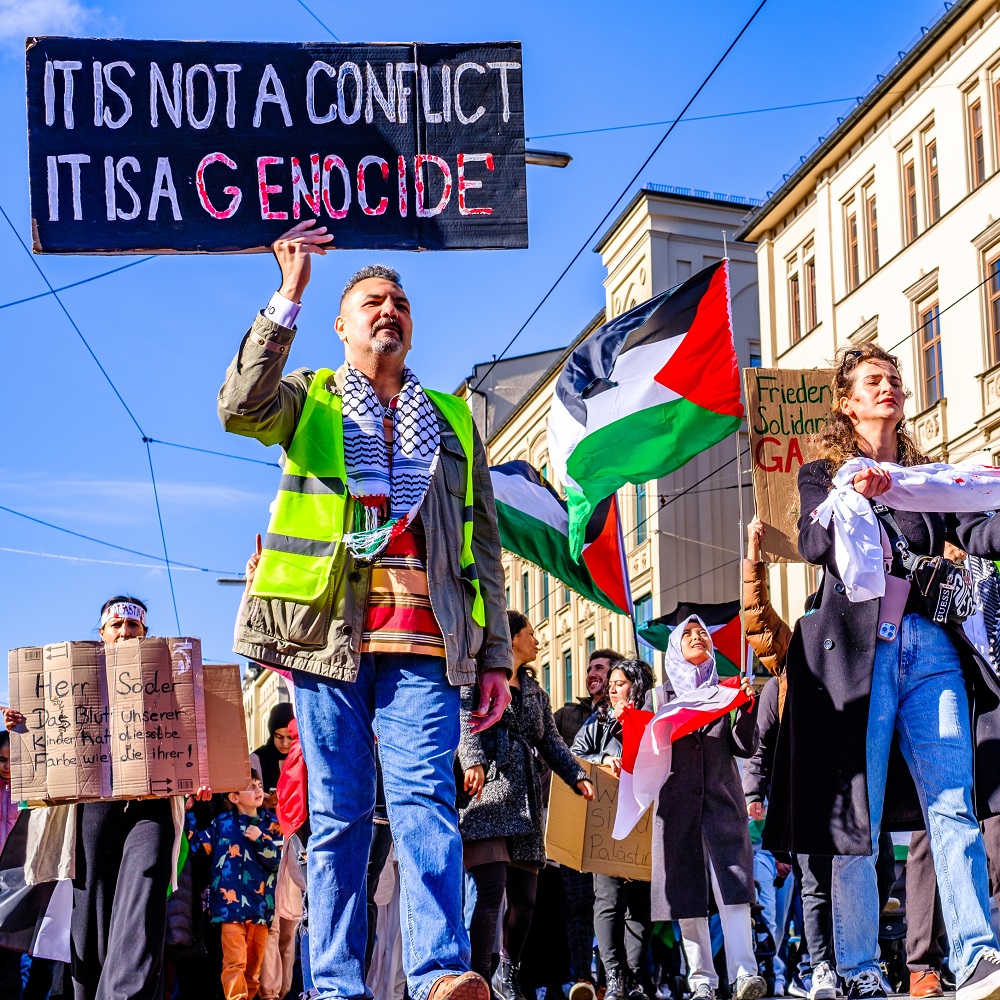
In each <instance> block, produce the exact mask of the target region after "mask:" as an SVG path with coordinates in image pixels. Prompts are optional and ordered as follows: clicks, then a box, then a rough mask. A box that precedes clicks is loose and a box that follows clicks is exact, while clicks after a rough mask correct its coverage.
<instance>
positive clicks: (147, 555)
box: [0, 504, 231, 574]
mask: <svg viewBox="0 0 1000 1000" xmlns="http://www.w3.org/2000/svg"><path fill="white" fill-rule="evenodd" d="M0 510H2V511H3V512H4V513H5V514H13V515H14V517H23V518H24V520H26V521H33V522H34V523H35V524H40V525H42V526H43V527H45V528H52V529H53V531H61V532H62V533H63V534H64V535H72V536H73V537H74V538H82V539H83V540H84V541H85V542H93V543H94V544H95V545H103V546H104V547H105V548H108V549H117V550H118V551H119V552H127V553H128V554H129V555H132V556H142V558H143V559H156V560H158V561H159V562H165V560H164V558H163V556H158V555H154V554H153V553H151V552H141V551H140V550H139V549H130V548H127V547H126V546H124V545H117V544H116V543H115V542H108V541H105V540H104V539H103V538H94V536H93V535H84V534H83V533H82V532H80V531H74V530H73V529H72V528H64V527H63V526H62V525H61V524H53V523H52V522H51V521H43V520H42V519H41V518H40V517H32V516H31V514H25V513H24V512H23V511H20V510H14V508H13V507H5V506H3V505H2V504H0ZM172 565H174V566H179V567H181V568H182V569H194V570H197V571H198V572H199V573H224V574H228V573H230V572H231V571H230V570H225V569H212V568H210V567H207V566H195V565H193V564H192V563H184V562H176V561H175V562H173V563H172Z"/></svg>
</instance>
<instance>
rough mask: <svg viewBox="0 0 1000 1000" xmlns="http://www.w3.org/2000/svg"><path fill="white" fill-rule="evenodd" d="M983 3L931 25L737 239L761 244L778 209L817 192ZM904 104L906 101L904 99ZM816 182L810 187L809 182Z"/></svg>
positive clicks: (952, 11) (957, 7)
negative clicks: (901, 87) (899, 91)
mask: <svg viewBox="0 0 1000 1000" xmlns="http://www.w3.org/2000/svg"><path fill="white" fill-rule="evenodd" d="M978 4H979V0H957V2H956V3H954V4H953V5H952V6H951V7H947V8H946V10H945V12H944V13H943V14H942V15H941V16H940V17H939V18H938V19H937V21H935V22H934V24H933V25H931V27H930V28H928V29H927V31H926V32H925V33H924V34H923V35H922V36H921V38H920V40H919V41H918V42H917V43H916V44H915V45H914V46H913V47H912V48H911V49H910V50H909V51H908V52H907V53H906V54H905V55H904V56H903V58H902V59H900V60H899V62H897V63H896V65H895V66H893V68H892V69H891V70H890V71H889V72H888V73H887V74H886V75H885V76H884V77H882V79H881V80H879V82H878V83H877V84H876V85H875V86H874V87H873V88H872V90H871V91H870V92H869V93H868V94H867V95H866V96H865V97H864V99H863V100H862V101H861V103H860V104H858V105H857V106H856V107H854V108H853V109H852V110H851V112H850V114H848V115H847V116H846V117H845V118H844V119H843V121H842V122H840V124H838V125H837V127H836V128H835V129H834V130H833V131H832V132H831V133H830V135H828V136H827V137H826V139H825V140H824V141H823V142H822V143H821V144H820V145H819V146H817V147H816V149H814V150H813V152H812V153H811V154H809V155H807V156H806V157H805V158H804V159H803V160H802V162H801V163H800V164H799V166H798V167H797V168H796V169H795V170H793V171H792V173H791V174H789V175H788V179H787V180H785V181H784V182H783V183H782V184H781V186H780V187H779V188H778V190H777V191H775V192H774V194H773V195H772V196H771V197H770V198H768V199H767V200H766V201H765V202H764V204H763V205H761V207H760V208H759V209H758V210H757V211H756V212H754V214H753V215H752V216H751V218H750V219H748V220H747V222H746V224H745V225H744V226H743V227H742V229H740V231H739V232H738V233H737V234H736V239H737V240H741V241H743V242H750V243H757V242H759V241H760V238H761V236H762V235H763V233H764V232H765V231H766V230H767V229H770V228H771V226H772V225H773V224H774V222H776V221H777V219H778V218H779V217H780V213H779V212H778V209H779V207H780V206H781V205H783V204H784V203H786V202H787V201H789V200H790V199H791V200H792V201H793V203H794V204H798V202H799V201H801V200H802V198H804V197H806V196H807V194H808V190H810V189H811V188H815V183H814V177H815V174H816V173H818V172H820V171H821V170H823V169H825V168H826V167H827V166H829V165H831V164H832V163H835V162H836V161H837V160H838V159H839V158H840V156H841V155H842V153H843V148H844V146H845V144H848V145H849V140H850V137H851V135H852V134H853V133H854V132H855V131H856V130H857V129H858V128H859V127H861V126H864V125H865V124H866V123H868V122H869V121H870V119H871V118H872V117H874V118H876V119H877V118H878V117H880V116H881V115H882V114H883V113H884V111H885V110H886V109H887V108H888V107H891V106H892V104H894V103H896V101H897V100H898V97H897V95H895V94H891V93H890V92H891V91H892V90H893V89H894V88H895V86H896V85H897V84H898V83H899V81H900V79H901V78H902V77H904V76H906V75H907V74H909V73H911V72H912V71H913V70H914V69H915V68H916V67H917V65H918V64H919V63H920V62H921V61H922V60H923V59H924V57H925V56H926V55H927V54H928V53H929V52H930V51H931V50H932V49H933V48H934V47H935V46H936V45H937V44H938V43H939V42H940V41H941V40H942V39H943V38H944V37H945V36H947V35H949V34H951V33H952V32H954V34H955V35H960V34H962V33H964V31H966V30H967V29H968V27H970V26H971V24H970V25H967V24H966V23H965V22H966V21H969V22H972V23H974V22H975V21H977V20H979V18H980V17H982V16H983V15H982V14H980V13H979V11H978V10H977V7H978ZM903 100H904V102H905V100H906V97H905V96H904V98H903ZM810 181H813V183H812V184H811V186H810V184H809V183H807V182H810Z"/></svg>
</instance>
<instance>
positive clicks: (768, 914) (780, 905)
mask: <svg viewBox="0 0 1000 1000" xmlns="http://www.w3.org/2000/svg"><path fill="white" fill-rule="evenodd" d="M753 877H754V878H755V879H756V880H757V884H758V885H759V886H760V893H759V894H758V896H757V902H758V903H760V905H761V907H762V908H763V914H762V915H763V917H764V922H765V923H766V924H767V929H768V930H769V931H770V932H771V937H773V938H774V982H775V993H776V995H777V996H781V994H782V992H783V991H782V990H779V989H778V988H777V987H778V986H779V985H783V984H784V983H785V975H786V973H785V962H784V960H783V959H782V957H781V952H782V947H781V946H782V945H783V944H784V943H785V927H786V925H787V924H788V911H789V910H790V909H791V906H792V889H793V888H794V887H795V878H794V876H792V875H791V874H789V875H788V877H787V878H786V879H785V882H784V885H782V886H781V888H780V889H779V888H776V887H775V884H774V880H775V879H776V878H777V877H778V862H777V861H775V860H774V855H773V854H772V853H771V852H770V851H765V850H764V849H763V848H762V847H761V846H760V844H754V848H753Z"/></svg>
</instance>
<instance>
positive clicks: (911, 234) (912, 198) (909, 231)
mask: <svg viewBox="0 0 1000 1000" xmlns="http://www.w3.org/2000/svg"><path fill="white" fill-rule="evenodd" d="M903 226H904V235H905V236H906V242H907V243H912V242H913V241H914V240H915V239H916V238H917V167H916V164H915V163H914V162H913V160H907V161H906V163H904V164H903Z"/></svg>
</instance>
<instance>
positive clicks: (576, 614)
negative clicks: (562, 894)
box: [485, 185, 760, 706]
mask: <svg viewBox="0 0 1000 1000" xmlns="http://www.w3.org/2000/svg"><path fill="white" fill-rule="evenodd" d="M751 205H752V203H751V202H750V201H749V200H748V199H740V198H729V197H728V196H725V195H717V194H713V193H712V192H708V191H704V192H702V191H692V190H680V189H676V188H669V187H667V186H665V185H648V186H647V187H645V188H643V189H642V190H641V191H639V192H638V194H637V195H636V196H635V198H634V199H633V200H632V202H631V203H630V204H629V205H628V207H627V208H626V209H625V210H624V212H623V213H622V214H621V216H620V217H619V218H618V219H617V221H616V222H615V223H614V224H613V225H612V226H611V228H610V229H609V230H608V232H607V234H606V235H605V236H604V238H603V239H602V240H601V241H600V243H599V244H598V246H597V248H596V250H597V252H598V253H600V254H601V260H602V262H603V264H604V266H605V268H606V269H607V278H606V279H605V281H604V288H605V308H604V309H603V310H602V311H601V312H600V313H599V314H598V315H597V316H595V317H594V318H593V319H592V320H591V322H590V323H589V324H588V325H587V326H586V327H585V328H584V329H583V330H582V331H580V332H579V335H578V336H577V337H576V338H575V339H574V340H573V343H571V344H570V345H568V347H567V349H566V351H565V352H563V353H562V354H560V355H558V356H556V357H555V358H554V360H552V362H551V363H550V364H549V365H548V366H547V367H546V368H545V369H544V370H543V371H541V372H540V374H539V377H538V379H537V381H536V382H535V384H534V385H533V386H531V387H529V388H527V389H526V390H525V392H524V394H523V396H522V398H521V400H520V401H519V402H518V404H517V405H516V406H515V407H514V408H513V409H512V410H511V411H510V412H509V413H508V414H507V415H506V417H505V419H504V420H503V421H502V422H501V423H499V424H498V425H497V426H496V427H495V428H490V429H489V432H488V433H487V434H486V435H485V437H486V443H487V452H488V455H489V461H490V464H491V465H498V464H501V463H503V462H508V461H513V460H517V459H521V460H524V461H527V462H529V463H530V464H531V465H533V466H534V467H535V468H536V469H538V470H539V471H540V472H541V473H542V474H543V475H544V476H545V477H546V478H548V479H549V480H550V481H552V480H553V472H552V467H551V463H550V462H549V459H548V454H547V444H546V427H547V423H548V413H549V403H550V399H551V397H552V390H553V385H554V383H555V380H556V378H557V376H558V374H559V372H560V370H561V368H562V366H563V363H564V362H565V360H566V357H567V355H568V354H569V352H570V351H571V350H572V348H573V347H575V346H576V344H577V343H579V341H580V340H582V339H583V338H584V337H586V336H587V335H588V334H589V333H591V332H593V330H595V329H596V328H597V327H598V326H600V325H601V324H602V323H604V322H605V320H606V319H610V318H612V317H614V316H618V315H620V314H621V313H623V312H626V311H627V310H629V309H631V308H632V307H633V306H635V305H637V304H638V303H640V302H642V301H644V300H646V299H648V298H650V297H651V296H653V295H656V294H659V293H660V292H662V291H665V290H666V289H667V288H669V287H671V286H673V285H676V284H679V283H680V282H682V281H684V280H685V279H686V278H688V277H690V276H691V275H692V274H694V273H696V272H697V271H699V270H701V269H702V268H703V267H705V266H707V265H709V264H712V263H714V262H716V261H717V260H719V259H720V257H722V255H723V241H724V236H723V233H724V232H725V233H726V234H727V236H726V237H725V238H726V239H727V240H728V251H729V257H730V261H731V263H730V275H731V287H732V299H733V320H734V329H735V337H736V345H737V353H738V355H739V360H740V364H741V367H742V366H747V365H750V364H753V363H759V356H760V347H759V343H758V317H757V288H756V285H757V274H756V264H755V259H754V252H753V248H752V247H750V246H748V245H747V244H745V243H737V242H735V240H734V234H735V232H736V231H737V229H738V228H739V225H740V222H741V220H742V219H743V218H744V217H745V216H746V213H747V209H748V207H751ZM746 447H747V446H746V437H745V433H744V434H741V436H740V448H741V450H744V451H745V450H746ZM736 455H737V439H736V436H735V435H733V436H731V437H730V438H728V439H727V440H726V441H724V442H722V443H721V444H720V445H718V446H716V447H714V448H712V449H710V450H709V451H707V452H704V453H703V454H701V455H699V456H698V457H697V458H695V459H694V460H692V461H691V462H690V463H688V465H687V466H685V467H684V468H682V469H681V470H679V471H678V472H676V473H674V474H672V475H670V476H667V477H664V478H662V479H660V480H656V481H652V482H649V483H645V484H643V485H641V486H638V487H636V486H631V485H630V486H626V487H625V488H624V489H622V490H620V491H619V494H618V500H619V505H620V509H621V514H622V522H623V531H624V536H625V547H626V552H627V558H628V570H629V575H630V578H631V582H632V594H633V598H634V600H635V604H636V616H637V619H638V620H639V621H642V620H646V619H649V618H655V617H658V616H660V615H662V614H665V613H666V612H668V611H671V610H673V608H674V607H675V606H676V605H677V603H678V602H680V601H703V602H719V601H727V600H734V599H736V598H737V597H738V596H739V580H740V575H739V561H738V560H739V551H740V550H739V493H738V491H737V488H736V486H737V463H736ZM743 461H744V464H745V463H746V461H747V458H746V456H744V459H743ZM744 480H745V482H746V484H747V486H746V488H745V489H744V502H745V503H746V504H747V505H751V504H752V490H751V489H750V488H749V480H748V479H747V478H746V477H744ZM554 485H555V486H556V488H557V489H558V488H559V487H560V484H558V483H554ZM503 561H504V573H505V576H506V585H507V603H508V606H509V607H510V608H513V609H516V610H518V611H522V612H524V613H525V614H526V615H527V617H528V619H529V620H530V621H531V623H532V624H533V626H534V628H535V632H536V635H537V637H538V640H539V642H540V645H541V648H540V651H539V654H538V659H537V660H536V662H535V668H536V670H537V672H538V675H539V678H540V680H541V681H542V683H543V684H544V686H545V687H546V689H547V690H548V691H549V694H550V696H551V699H552V703H553V706H559V705H561V704H563V703H564V702H566V701H569V700H571V699H573V698H575V697H578V696H581V695H584V694H586V690H585V687H584V677H585V674H586V668H587V663H588V661H589V654H590V653H591V652H592V651H593V650H594V649H601V648H606V647H610V648H612V649H615V650H618V651H620V652H622V653H625V654H632V655H634V649H635V640H634V638H633V633H632V625H631V622H630V620H629V619H628V618H627V617H625V616H623V615H617V614H612V613H611V612H609V611H606V610H604V609H603V608H599V607H597V606H596V605H594V604H593V603H592V602H590V601H587V600H585V599H583V598H581V597H578V596H577V595H576V594H575V593H573V592H571V591H570V590H569V589H568V588H565V587H563V585H562V584H561V583H559V581H557V580H556V579H555V578H554V577H552V576H551V575H550V574H548V573H547V572H546V571H545V568H544V567H538V566H534V565H532V564H530V563H527V562H526V561H525V560H523V559H520V558H518V557H517V556H515V555H513V554H511V553H509V552H504V556H503ZM640 651H641V652H643V653H644V654H645V656H646V658H647V659H648V660H649V661H650V662H652V663H654V666H655V667H656V668H657V670H658V671H659V669H660V667H661V665H662V654H661V653H659V652H655V653H654V652H653V651H652V650H649V649H648V648H646V647H644V646H643V647H641V648H640Z"/></svg>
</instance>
